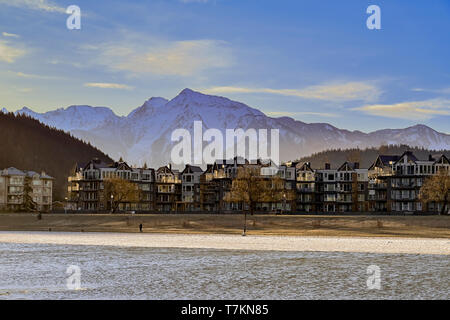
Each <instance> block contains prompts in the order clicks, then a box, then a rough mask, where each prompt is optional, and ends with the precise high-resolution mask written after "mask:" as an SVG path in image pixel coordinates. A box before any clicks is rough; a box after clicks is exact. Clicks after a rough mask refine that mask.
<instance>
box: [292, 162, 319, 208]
mask: <svg viewBox="0 0 450 320" xmlns="http://www.w3.org/2000/svg"><path fill="white" fill-rule="evenodd" d="M296 167H297V170H296V189H297V210H298V211H301V212H312V211H315V210H316V173H315V171H314V170H313V169H312V168H311V163H309V162H305V163H303V164H297V165H296Z"/></svg>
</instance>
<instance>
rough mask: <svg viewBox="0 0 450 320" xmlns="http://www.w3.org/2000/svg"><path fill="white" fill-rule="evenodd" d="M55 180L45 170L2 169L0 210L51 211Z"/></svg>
mask: <svg viewBox="0 0 450 320" xmlns="http://www.w3.org/2000/svg"><path fill="white" fill-rule="evenodd" d="M53 180H54V179H53V178H52V177H50V176H49V175H47V174H46V173H45V172H42V173H40V174H39V173H37V172H34V171H21V170H18V169H16V168H8V169H4V170H2V171H0V210H7V211H19V210H36V211H44V212H45V211H51V210H52V199H53V198H52V191H53ZM27 202H28V203H27Z"/></svg>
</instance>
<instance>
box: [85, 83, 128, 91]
mask: <svg viewBox="0 0 450 320" xmlns="http://www.w3.org/2000/svg"><path fill="white" fill-rule="evenodd" d="M84 86H85V87H93V88H102V89H125V90H131V89H133V87H130V86H128V85H126V84H119V83H105V82H88V83H85V84H84Z"/></svg>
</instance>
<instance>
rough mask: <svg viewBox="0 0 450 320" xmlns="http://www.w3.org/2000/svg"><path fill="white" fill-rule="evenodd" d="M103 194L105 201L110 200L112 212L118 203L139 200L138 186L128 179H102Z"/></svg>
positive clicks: (117, 206)
mask: <svg viewBox="0 0 450 320" xmlns="http://www.w3.org/2000/svg"><path fill="white" fill-rule="evenodd" d="M104 187H105V195H106V197H107V198H106V199H107V201H111V211H112V212H113V213H114V212H116V210H117V209H118V208H119V205H120V203H126V202H136V201H139V196H140V193H139V188H138V185H137V184H134V183H132V182H130V181H128V180H125V179H120V178H111V179H106V180H105V181H104Z"/></svg>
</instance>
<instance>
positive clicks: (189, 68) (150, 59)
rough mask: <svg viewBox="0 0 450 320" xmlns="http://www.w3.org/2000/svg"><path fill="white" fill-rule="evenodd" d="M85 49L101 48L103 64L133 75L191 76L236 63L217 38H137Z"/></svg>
mask: <svg viewBox="0 0 450 320" xmlns="http://www.w3.org/2000/svg"><path fill="white" fill-rule="evenodd" d="M83 49H86V50H96V51H99V58H98V60H97V62H98V63H99V64H103V65H106V66H107V67H109V68H111V69H113V70H121V71H128V72H131V73H133V74H142V73H148V74H156V75H176V76H191V75H195V74H198V73H201V72H203V71H205V70H209V69H212V68H225V67H228V66H230V65H232V64H233V58H232V54H231V49H230V48H229V47H228V45H227V43H225V42H224V41H217V40H187V41H174V42H167V41H158V42H155V43H154V44H149V45H141V44H137V43H136V41H134V42H131V43H130V42H128V43H127V42H120V43H108V44H103V45H97V46H84V47H83Z"/></svg>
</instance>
